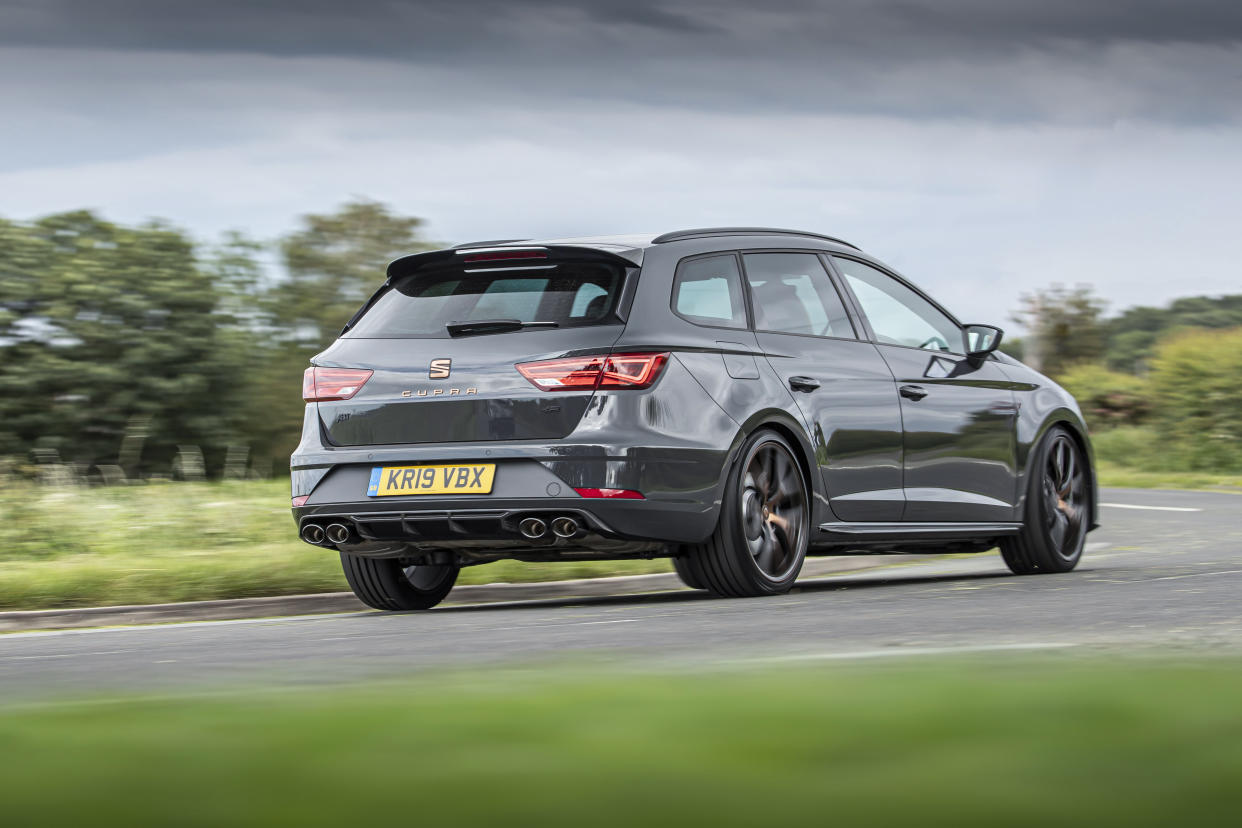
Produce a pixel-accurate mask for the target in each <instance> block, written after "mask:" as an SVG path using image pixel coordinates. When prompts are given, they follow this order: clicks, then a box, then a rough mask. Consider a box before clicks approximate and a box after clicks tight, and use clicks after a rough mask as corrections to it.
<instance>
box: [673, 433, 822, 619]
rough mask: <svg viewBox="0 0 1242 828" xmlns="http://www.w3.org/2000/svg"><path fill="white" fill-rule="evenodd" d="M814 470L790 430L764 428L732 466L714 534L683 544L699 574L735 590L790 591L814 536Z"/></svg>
mask: <svg viewBox="0 0 1242 828" xmlns="http://www.w3.org/2000/svg"><path fill="white" fill-rule="evenodd" d="M807 491H808V487H807V481H806V476H805V475H804V474H803V472H802V465H801V464H800V463H799V462H798V460H797V458H796V456H795V454H794V449H793V448H792V447H791V446H790V444H789V443H788V441H786V440H785V438H784V437H781V436H780V435H779V434H777V433H776V432H774V431H768V430H766V429H764V430H760V431H756V432H755V433H754V434H752V435H751V436H750V438H749V439H747V441H746V443H745V444H744V445H743V446H742V452H741V455H740V460H739V462H738V463H737V465H735V466H734V468H733V470H732V471H731V472H730V473H729V480H728V483H727V484H726V487H725V496H724V499H723V501H722V503H721V509H720V520H719V521H718V522H717V524H716V530H715V531H714V532H713V533H712V535H711V537H710V538H708V539H707V541H706V542H704V543H701V544H691V545H687V546H684V547H682V551H683V553H684V554H683V557H682V558H681V561H680V565H679V566H678V573H679V574H680V572H681V569H682V568H683V567H684V568H685V569H686V571H687V574H688V575H689V576H690V577H689V579H685V578H683V580H686V583H687V585H690V584H691V583H692V582H693V583H697V584H701V585H702V586H703V587H704V588H706V589H708V590H710V591H711V592H714V593H716V594H717V595H725V596H731V597H745V596H754V595H778V594H780V593H783V592H788V591H789V589H790V587H792V586H793V584H794V581H795V580H797V578H798V573H799V572H801V571H802V562H803V561H804V560H806V550H807V544H808V542H809V540H810V498H809V496H808V494H807Z"/></svg>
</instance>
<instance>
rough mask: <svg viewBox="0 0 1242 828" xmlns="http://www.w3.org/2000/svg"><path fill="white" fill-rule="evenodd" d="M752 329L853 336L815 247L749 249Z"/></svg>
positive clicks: (852, 330)
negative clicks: (790, 250) (777, 250)
mask: <svg viewBox="0 0 1242 828" xmlns="http://www.w3.org/2000/svg"><path fill="white" fill-rule="evenodd" d="M743 259H744V261H745V264H746V281H747V282H748V283H749V284H750V295H751V300H752V302H753V303H754V307H755V330H757V331H776V332H779V333H796V334H811V335H813V336H834V337H838V338H842V339H855V338H857V337H856V336H855V334H854V327H853V325H851V324H850V319H849V316H848V315H847V314H846V312H845V305H844V303H842V301H841V297H840V296H839V295H837V291H836V288H834V287H833V286H832V280H831V279H829V278H828V273H827V271H825V270H824V266H823V264H822V263H821V262H820V260H819V257H818V256H816V255H815V254H814V253H747V254H746V255H745V256H744V257H743Z"/></svg>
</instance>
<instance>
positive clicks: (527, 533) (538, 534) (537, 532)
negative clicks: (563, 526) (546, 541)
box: [518, 517, 548, 540]
mask: <svg viewBox="0 0 1242 828" xmlns="http://www.w3.org/2000/svg"><path fill="white" fill-rule="evenodd" d="M518 531H519V532H521V533H522V537H524V538H529V539H530V540H539V539H540V538H542V537H543V536H544V535H546V534H548V524H546V523H544V522H543V521H542V520H540V519H539V518H537V517H528V518H524V519H523V520H522V522H521V523H519V524H518Z"/></svg>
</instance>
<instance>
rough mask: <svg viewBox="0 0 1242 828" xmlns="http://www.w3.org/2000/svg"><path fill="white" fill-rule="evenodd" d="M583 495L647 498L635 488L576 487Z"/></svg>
mask: <svg viewBox="0 0 1242 828" xmlns="http://www.w3.org/2000/svg"><path fill="white" fill-rule="evenodd" d="M574 491H575V492H577V493H578V494H580V495H582V496H583V497H615V498H620V499H621V500H646V498H645V497H643V493H642V492H636V491H634V490H633V489H574Z"/></svg>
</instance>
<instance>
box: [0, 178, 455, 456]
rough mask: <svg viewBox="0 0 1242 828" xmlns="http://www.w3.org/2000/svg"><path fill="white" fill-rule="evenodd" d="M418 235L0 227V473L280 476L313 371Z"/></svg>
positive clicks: (314, 219)
mask: <svg viewBox="0 0 1242 828" xmlns="http://www.w3.org/2000/svg"><path fill="white" fill-rule="evenodd" d="M422 233H423V221H422V220H421V219H418V218H412V217H406V216H399V215H395V214H394V213H393V212H391V211H390V210H389V209H388V208H386V207H385V206H383V205H381V204H378V203H375V202H370V201H356V202H351V203H348V204H345V205H343V206H342V207H341V208H340V209H339V210H337V211H336V212H334V213H331V214H328V215H308V216H305V217H304V218H303V219H302V221H301V225H300V226H299V227H298V228H297V229H296V230H295V231H293V232H292V233H290V234H288V235H287V236H285V237H283V238H281V239H278V240H276V241H275V242H274V243H267V244H261V243H259V242H258V241H256V240H253V239H250V238H247V237H245V236H242V235H240V234H236V233H234V234H230V235H228V236H226V237H225V238H224V239H223V240H222V241H221V242H220V243H218V244H214V245H199V244H196V243H195V242H194V241H193V240H192V239H191V238H190V237H189V236H188V235H187V234H186V233H185V232H184V231H182V230H179V229H177V228H175V227H173V226H171V225H168V224H166V223H163V222H149V223H146V224H142V225H139V226H135V227H126V226H122V225H119V224H116V223H113V222H109V221H106V220H105V219H103V218H101V217H99V216H98V215H96V214H94V213H91V212H88V211H78V212H70V213H62V214H57V215H52V216H47V217H45V218H41V219H38V220H35V221H30V222H18V221H7V220H3V219H0V457H3V458H5V462H6V464H7V465H8V466H9V467H10V468H15V469H17V470H19V471H24V472H28V473H32V472H36V471H37V470H38V467H39V466H40V465H41V464H42V465H48V466H50V467H55V468H65V467H69V468H73V469H76V470H77V471H78V473H79V474H83V475H88V476H94V475H99V476H102V477H104V478H105V479H107V478H111V477H114V478H118V479H127V480H128V479H137V478H143V477H149V476H171V477H201V476H212V477H215V476H219V475H221V474H224V473H227V474H230V475H234V476H243V475H256V474H257V475H261V476H266V475H268V474H272V473H280V472H281V471H283V470H284V469H285V468H286V467H287V463H288V457H289V454H290V452H291V451H292V450H293V447H294V446H295V445H296V443H297V439H298V435H299V434H300V432H301V421H302V400H301V397H300V394H299V389H300V383H301V375H302V371H303V369H304V368H305V367H306V365H307V361H308V359H309V358H310V357H311V356H313V355H314V354H316V353H317V352H319V351H321V350H323V348H325V347H326V346H327V345H328V344H329V343H331V341H332V340H333V338H334V337H335V336H336V334H337V333H338V332H339V331H340V328H341V326H342V325H343V324H344V322H345V321H346V320H348V319H349V317H350V316H351V315H352V314H353V312H354V311H355V310H356V309H357V307H358V306H359V305H360V304H361V303H362V302H363V301H364V300H365V299H366V298H367V297H368V296H369V295H370V294H371V292H372V291H374V290H375V288H376V287H377V286H378V285H379V283H380V282H381V281H382V279H383V273H384V268H385V266H386V265H387V264H388V262H389V261H391V260H392V259H394V258H397V257H398V256H401V255H404V254H407V253H411V252H417V251H419V250H426V249H430V248H432V247H435V245H432V244H430V243H429V242H428V241H427V240H426V239H425V238H424V237H423V234H422ZM273 253H275V254H276V255H277V256H278V258H279V261H280V264H281V266H282V267H281V268H280V269H281V270H282V271H283V273H282V275H281V277H279V278H275V277H273V276H272V275H271V274H270V273H269V270H270V268H267V267H265V266H264V261H265V257H270V256H271V255H272V254H273Z"/></svg>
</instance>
